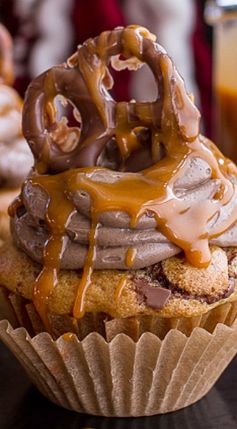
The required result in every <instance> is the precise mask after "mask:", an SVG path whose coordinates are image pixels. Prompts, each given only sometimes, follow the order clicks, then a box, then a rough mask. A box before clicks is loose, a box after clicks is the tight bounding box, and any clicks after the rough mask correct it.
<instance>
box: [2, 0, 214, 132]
mask: <svg viewBox="0 0 237 429" xmlns="http://www.w3.org/2000/svg"><path fill="white" fill-rule="evenodd" d="M204 6H205V1H202V0H0V21H1V22H2V23H3V24H4V25H5V26H6V27H7V28H8V30H9V31H10V33H11V35H12V37H13V42H14V59H15V84H14V86H15V88H16V89H17V90H18V91H19V92H20V94H21V95H22V96H24V92H25V90H26V88H27V85H28V83H29V82H30V80H31V79H32V78H33V77H35V76H36V75H38V74H39V73H41V72H43V71H44V70H46V69H47V68H49V67H51V66H52V65H55V64H57V63H60V62H63V61H64V60H65V59H66V58H67V57H68V56H70V55H71V53H73V52H74V51H75V50H76V46H77V45H78V44H80V43H82V42H83V41H84V40H85V39H87V38H88V37H94V36H96V35H98V34H99V33H100V32H101V31H104V30H109V29H113V28H114V27H116V26H121V25H126V24H131V23H133V24H141V25H143V26H145V27H148V28H149V30H150V31H151V32H153V33H154V34H156V35H157V40H158V42H159V43H160V44H161V45H163V46H164V47H165V49H166V50H167V51H168V53H169V55H170V56H171V57H172V58H173V60H174V61H175V64H176V66H177V68H178V70H179V72H180V73H181V75H182V76H183V78H184V79H185V83H186V87H187V90H188V91H189V92H191V93H192V94H194V96H195V100H196V103H197V104H198V106H199V108H200V110H201V112H202V116H203V122H202V129H203V131H205V134H206V135H208V136H211V131H212V108H211V99H212V97H211V88H212V82H211V79H212V64H211V49H212V48H211V45H212V34H211V27H208V26H207V25H206V24H205V22H204V19H203V11H204ZM115 80H116V81H115V86H114V89H113V95H114V97H115V98H116V99H117V100H129V99H131V98H136V99H139V100H152V99H154V98H155V95H154V94H156V91H155V89H154V88H155V87H154V82H153V78H152V75H151V73H150V71H149V70H148V68H145V67H144V68H143V69H142V70H140V71H139V72H136V73H134V72H133V73H132V72H128V71H123V72H121V73H118V74H117V75H116V79H115Z"/></svg>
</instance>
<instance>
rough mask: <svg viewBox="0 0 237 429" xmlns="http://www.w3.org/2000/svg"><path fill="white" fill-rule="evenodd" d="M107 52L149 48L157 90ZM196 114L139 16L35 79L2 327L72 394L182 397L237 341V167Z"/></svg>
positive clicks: (4, 280)
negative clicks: (62, 110)
mask: <svg viewBox="0 0 237 429" xmlns="http://www.w3.org/2000/svg"><path fill="white" fill-rule="evenodd" d="M110 61H111V64H112V66H113V67H114V68H116V69H122V68H125V67H128V68H129V69H138V68H139V67H141V66H142V65H143V64H144V63H147V64H148V66H149V67H150V69H151V71H152V72H153V75H154V77H155V80H156V82H157V98H156V100H155V101H154V102H136V101H134V100H133V101H130V102H115V101H114V100H113V98H112V96H111V94H110V92H109V90H110V89H111V88H112V86H113V80H112V77H111V75H110V72H109V69H108V65H109V64H110ZM58 96H60V100H63V101H62V102H63V104H64V105H65V103H66V102H67V103H69V104H70V105H72V106H73V114H74V118H75V120H76V121H77V123H74V124H73V126H69V122H68V119H67V118H66V117H64V116H62V117H61V118H60V117H59V113H58V112H57V109H56V107H55V103H54V100H55V99H56V97H57V99H58ZM199 120H200V114H199V111H198V109H197V108H196V107H195V105H194V102H193V99H192V97H191V96H189V95H188V94H187V92H186V90H185V86H184V82H183V80H182V78H181V77H180V75H179V74H178V72H177V70H176V68H175V66H174V64H173V62H172V60H171V59H170V57H169V56H168V55H167V53H166V52H165V50H164V49H163V48H162V47H161V46H160V45H159V44H157V43H156V42H155V37H154V35H152V34H151V33H150V32H149V31H148V30H146V29H145V28H143V27H139V26H129V27H126V28H122V27H119V28H116V29H115V30H113V31H108V32H104V33H102V34H101V35H99V36H98V37H96V38H95V39H89V40H87V41H86V42H84V43H83V45H81V46H79V47H78V50H77V52H76V53H75V54H74V55H73V56H72V57H70V58H69V59H68V60H67V62H66V63H64V64H61V65H59V66H55V67H52V68H51V69H50V70H48V71H47V72H45V73H43V74H42V75H40V76H39V77H38V78H36V79H35V80H33V82H32V83H31V84H30V86H29V88H28V91H27V94H26V98H25V104H24V109H23V133H24V136H25V138H26V140H27V141H28V143H29V146H30V148H31V150H32V152H33V155H34V158H35V166H34V169H33V170H32V172H31V174H30V175H29V176H28V178H27V179H26V181H25V182H24V184H23V186H22V191H21V193H20V195H19V197H18V198H17V199H16V200H15V202H14V203H13V204H12V205H11V206H10V208H9V214H10V216H11V232H12V240H10V239H9V240H8V241H6V242H5V243H4V244H3V245H2V246H1V247H0V284H1V300H0V303H1V304H0V306H1V318H2V319H7V320H8V322H7V321H6V320H4V321H2V322H1V325H0V336H1V338H2V339H3V341H4V342H5V343H6V344H7V345H8V346H9V347H10V348H11V349H12V350H13V352H14V353H15V354H16V356H17V357H18V359H19V360H20V362H21V363H22V364H23V366H24V367H25V368H26V370H27V372H28V374H30V376H31V378H32V380H33V381H34V382H35V384H36V385H37V386H38V387H39V389H40V390H41V391H42V392H43V393H44V394H45V395H46V396H47V397H49V398H50V399H51V400H53V401H54V402H56V403H58V404H60V405H62V406H64V407H66V408H70V409H73V410H76V411H80V412H87V413H91V414H96V415H106V416H141V415H152V414H156V413H164V412H168V411H173V410H176V409H179V408H182V407H185V406H187V405H189V404H191V403H193V402H195V401H197V400H198V399H200V398H201V397H202V396H203V395H204V394H205V393H207V391H208V390H209V389H210V388H211V387H212V385H213V384H214V383H215V381H216V379H217V378H218V377H219V376H220V374H221V372H222V371H223V370H224V368H225V367H226V366H227V364H228V363H229V361H230V360H231V359H232V358H233V356H234V355H235V353H236V352H237V341H236V340H237V326H236V323H235V319H236V313H237V304H236V302H237V286H236V275H237V247H236V245H237V231H236V221H237V210H236V208H237V198H236V192H237V188H236V184H237V168H236V166H235V165H234V164H233V163H232V162H231V161H230V160H228V159H226V158H225V157H224V156H223V155H222V154H221V153H220V152H219V150H218V149H217V148H216V146H215V145H214V144H213V143H212V142H211V141H210V140H208V139H206V138H205V137H204V136H202V135H201V134H200V132H199ZM9 322H10V323H11V324H12V326H13V327H12V326H10V325H9ZM14 328H15V329H14ZM128 381H129V382H128Z"/></svg>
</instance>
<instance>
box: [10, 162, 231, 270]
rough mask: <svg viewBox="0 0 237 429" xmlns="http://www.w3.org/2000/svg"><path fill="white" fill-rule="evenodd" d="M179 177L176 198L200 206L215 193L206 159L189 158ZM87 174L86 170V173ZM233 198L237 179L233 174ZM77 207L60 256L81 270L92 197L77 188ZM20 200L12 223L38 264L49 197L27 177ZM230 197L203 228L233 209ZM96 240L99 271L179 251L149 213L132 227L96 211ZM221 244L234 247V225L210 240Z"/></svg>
mask: <svg viewBox="0 0 237 429" xmlns="http://www.w3.org/2000/svg"><path fill="white" fill-rule="evenodd" d="M182 171H183V175H182V176H181V177H180V178H179V179H178V180H177V181H176V182H175V185H174V192H175V194H176V196H177V197H178V198H180V199H182V200H185V201H186V202H187V203H188V204H189V205H191V204H193V203H194V202H195V204H200V205H201V204H202V203H203V202H205V201H206V200H207V199H212V198H213V196H214V195H215V194H216V193H217V191H218V189H219V186H220V182H219V181H218V180H216V179H212V177H211V170H210V168H209V165H208V164H207V162H206V161H204V160H202V159H201V158H192V159H190V160H189V161H187V162H186V165H184V166H183V170H182ZM85 174H86V173H85ZM89 176H90V180H92V181H93V182H95V184H96V182H98V181H100V182H103V183H114V182H115V181H117V180H118V179H119V178H121V177H123V173H118V172H114V171H111V170H110V171H108V170H105V169H98V170H97V171H95V172H93V173H89ZM232 180H233V183H234V187H235V197H237V180H236V179H235V177H233V179H232ZM69 198H70V200H71V201H72V203H73V204H74V206H75V211H74V212H73V213H72V215H71V217H70V219H69V221H68V223H67V225H66V228H65V237H67V238H66V239H65V244H64V249H63V252H62V255H61V268H63V269H79V268H83V266H84V264H85V261H86V255H87V249H88V244H89V232H90V227H91V206H92V204H91V198H90V195H89V194H88V193H87V192H85V191H83V190H78V191H75V192H72V194H71V195H70V196H69ZM22 202H23V204H24V207H25V210H22V209H21V210H18V211H17V212H16V217H15V220H14V222H13V225H12V230H13V234H14V237H15V239H16V241H17V243H18V244H19V246H20V247H21V248H23V249H24V250H25V252H26V253H28V255H29V256H30V257H31V258H33V259H35V260H36V261H37V262H41V263H42V261H43V250H44V247H45V244H46V243H47V241H48V239H49V236H50V231H49V229H48V227H47V225H46V224H45V218H46V213H47V206H48V204H49V198H48V195H47V193H46V192H45V191H44V190H43V188H42V187H39V186H34V184H33V183H32V182H31V181H27V182H26V184H25V186H24V187H23V193H22ZM232 206H233V200H231V201H230V202H229V203H228V204H226V205H225V206H223V208H222V209H221V210H220V212H219V213H218V216H216V217H215V218H214V219H211V220H210V221H209V222H208V224H207V232H208V233H209V234H211V231H212V229H213V228H216V227H218V225H220V224H222V223H223V222H224V221H225V220H226V219H227V218H228V217H229V216H230V215H231V212H232V209H233V207H232ZM98 221H99V226H98V229H97V235H96V243H97V250H96V255H95V259H94V263H93V266H94V268H97V269H115V268H116V269H129V268H132V269H138V268H144V267H147V266H150V265H153V264H155V263H157V262H159V261H161V260H163V259H166V258H168V257H170V256H173V255H175V254H177V253H179V252H180V251H181V250H182V249H181V248H180V247H178V246H177V245H174V244H173V243H172V242H171V241H170V240H169V239H168V238H167V237H166V236H165V235H164V234H163V233H162V232H160V231H159V229H158V228H157V223H156V220H155V218H154V217H153V216H151V215H150V216H147V215H143V216H142V217H141V218H140V219H139V220H138V222H137V224H136V226H135V227H134V228H131V227H130V217H129V216H128V214H126V212H122V211H110V212H104V213H101V214H100V217H99V219H98ZM210 242H211V243H212V244H216V245H218V246H221V247H226V246H237V224H236V223H234V225H232V226H231V227H230V228H229V229H228V230H227V231H225V232H223V233H222V234H221V235H219V236H218V237H216V238H212V239H211V240H210Z"/></svg>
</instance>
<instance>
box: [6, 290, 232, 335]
mask: <svg viewBox="0 0 237 429" xmlns="http://www.w3.org/2000/svg"><path fill="white" fill-rule="evenodd" d="M236 318H237V301H233V302H226V303H224V304H222V305H219V306H217V307H216V308H213V309H212V310H210V311H209V312H208V313H206V314H204V315H200V316H197V317H190V318H184V317H183V318H162V317H157V316H139V317H130V318H125V319H118V318H117V319H111V320H110V319H109V318H108V316H106V315H105V314H104V313H98V314H96V313H88V314H86V315H85V316H84V317H83V318H82V319H80V320H78V321H77V322H76V323H75V320H74V319H73V318H72V317H71V316H69V315H56V314H52V313H50V314H49V325H50V334H51V335H52V337H53V338H54V339H57V338H58V337H60V335H62V334H64V333H66V332H72V333H75V334H76V335H77V337H78V338H79V340H82V339H83V338H85V337H86V336H87V335H88V334H89V333H91V332H97V333H99V334H100V335H102V336H103V337H104V338H105V339H106V340H107V341H111V340H112V339H113V338H114V337H115V336H116V335H117V334H120V333H125V334H126V335H128V336H130V337H131V338H132V339H133V340H134V341H137V340H138V339H139V338H140V337H141V335H142V334H143V333H146V332H150V333H153V334H154V335H156V336H158V337H159V338H160V339H163V338H164V337H165V336H166V334H167V333H168V332H169V331H170V330H171V329H176V330H178V331H180V332H182V333H184V334H185V335H186V336H189V335H190V334H191V333H192V331H193V329H194V328H195V327H201V328H203V329H205V330H207V331H208V332H210V333H212V332H213V331H214V329H215V327H216V325H217V323H223V324H225V325H226V326H232V324H233V322H234V321H235V320H236ZM2 319H7V320H8V321H9V322H10V323H11V325H12V326H13V327H14V328H17V327H18V326H23V327H25V328H26V330H27V332H29V334H30V335H31V336H34V335H37V334H39V333H41V332H45V331H46V328H45V326H44V325H43V323H42V321H41V320H40V318H39V316H38V313H37V312H36V310H35V308H34V305H33V304H32V302H30V301H27V300H25V299H23V298H22V297H20V296H19V295H17V294H15V293H12V292H9V291H8V290H7V289H6V288H4V287H0V320H2Z"/></svg>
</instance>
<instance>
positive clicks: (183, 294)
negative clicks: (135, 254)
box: [133, 264, 236, 310]
mask: <svg viewBox="0 0 237 429" xmlns="http://www.w3.org/2000/svg"><path fill="white" fill-rule="evenodd" d="M133 283H134V285H135V290H136V292H137V294H138V300H139V302H140V303H142V302H145V303H146V305H147V306H148V307H151V308H155V309H157V310H159V309H161V308H163V307H164V305H165V304H166V303H167V302H168V300H169V298H171V297H174V298H181V299H187V300H188V299H192V300H193V299H194V300H197V301H199V302H203V303H204V302H206V303H207V304H210V305H211V304H214V303H215V302H218V301H220V300H221V299H226V298H228V297H229V296H230V295H231V294H232V293H233V292H234V289H235V286H236V280H235V279H234V278H232V277H229V282H228V287H227V289H226V290H224V291H223V292H222V293H221V294H218V295H194V294H192V293H188V292H187V291H184V290H183V289H181V288H179V287H177V286H176V285H175V284H173V283H171V282H170V281H169V280H168V279H167V277H166V275H165V273H164V271H163V269H162V265H161V264H155V265H153V266H151V267H148V268H147V269H145V270H143V271H140V272H139V273H137V274H135V275H134V276H133ZM164 291H165V292H166V293H165V292H164ZM166 297H167V299H166ZM162 302H164V303H163V305H162ZM157 303H158V304H157Z"/></svg>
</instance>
